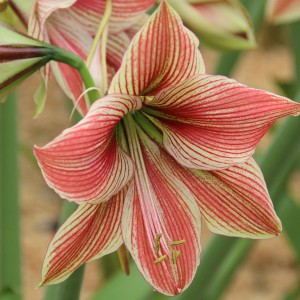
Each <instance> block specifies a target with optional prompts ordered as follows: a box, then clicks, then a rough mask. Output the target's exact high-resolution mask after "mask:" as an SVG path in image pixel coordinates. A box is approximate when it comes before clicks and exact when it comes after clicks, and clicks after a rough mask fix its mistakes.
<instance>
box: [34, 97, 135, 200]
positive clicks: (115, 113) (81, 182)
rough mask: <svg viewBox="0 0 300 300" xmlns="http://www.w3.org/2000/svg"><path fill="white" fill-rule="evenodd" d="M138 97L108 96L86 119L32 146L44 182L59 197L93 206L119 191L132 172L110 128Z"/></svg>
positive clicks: (128, 161) (100, 101)
mask: <svg viewBox="0 0 300 300" xmlns="http://www.w3.org/2000/svg"><path fill="white" fill-rule="evenodd" d="M140 106H141V103H140V102H139V99H138V98H135V97H132V96H126V95H109V96H106V97H104V98H102V99H101V100H98V101H96V102H95V103H94V105H93V106H92V107H91V109H90V110H89V112H88V114H87V116H86V117H85V118H84V119H83V120H82V121H81V122H79V123H78V124H76V125H75V126H73V127H71V128H69V129H66V130H65V131H63V132H62V133H61V134H60V135H59V136H58V137H57V138H55V139H54V140H53V141H52V142H50V143H49V144H48V145H46V146H45V147H42V148H39V147H35V154H36V156H37V159H38V162H39V165H40V167H41V169H42V172H43V175H44V177H45V180H46V181H47V183H48V185H49V186H50V187H52V188H53V189H54V190H55V191H56V192H57V193H58V194H59V195H60V196H61V197H62V198H66V199H68V200H69V201H74V202H78V203H81V202H87V203H92V204H97V203H100V202H103V201H106V200H108V199H110V197H112V196H113V195H114V194H116V193H117V192H118V191H119V190H120V189H122V188H123V187H124V186H125V184H126V183H127V182H128V180H129V179H130V178H131V176H132V173H133V164H132V161H131V159H130V158H129V157H128V156H127V155H126V154H125V152H124V151H123V150H122V149H121V148H120V147H119V145H118V143H119V142H121V141H117V139H116V136H115V131H114V128H115V126H116V124H117V123H118V121H119V120H120V119H122V117H123V116H124V115H125V114H126V113H128V112H129V111H131V110H134V109H139V108H140Z"/></svg>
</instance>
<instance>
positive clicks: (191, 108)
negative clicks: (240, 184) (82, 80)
mask: <svg viewBox="0 0 300 300" xmlns="http://www.w3.org/2000/svg"><path fill="white" fill-rule="evenodd" d="M146 103H148V105H149V107H151V108H152V110H147V112H149V114H152V115H153V116H154V117H155V118H154V117H152V118H151V119H152V120H153V121H154V122H155V123H156V125H157V126H159V127H160V128H161V130H162V132H163V135H164V137H163V144H164V146H165V148H166V149H167V151H168V152H169V153H170V154H171V155H172V156H173V157H174V158H175V159H176V160H177V161H178V162H179V163H180V164H182V165H183V166H186V167H188V168H196V169H203V170H218V169H223V168H228V167H229V166H231V165H234V164H237V163H241V162H244V161H246V160H248V159H249V157H251V156H252V154H253V153H254V149H255V147H256V145H257V143H258V142H259V141H260V139H261V138H262V136H263V135H264V134H265V133H266V132H267V130H268V129H269V128H270V126H271V125H272V124H273V123H274V122H275V121H276V120H277V119H278V118H280V117H284V116H286V115H296V114H299V112H300V104H298V103H296V102H293V101H291V100H289V99H287V98H284V97H280V96H277V95H274V94H271V93H268V92H265V91H262V90H257V89H253V88H249V87H246V86H244V85H242V84H240V83H238V82H236V81H234V80H231V79H228V78H226V77H222V76H210V75H197V76H194V77H193V78H190V79H188V80H186V81H185V82H182V83H180V84H178V85H177V86H176V87H175V86H173V87H170V88H166V89H165V90H164V91H162V92H161V93H159V94H158V95H157V96H155V97H154V98H153V99H150V100H149V99H148V100H147V101H146ZM153 108H154V109H155V110H153Z"/></svg>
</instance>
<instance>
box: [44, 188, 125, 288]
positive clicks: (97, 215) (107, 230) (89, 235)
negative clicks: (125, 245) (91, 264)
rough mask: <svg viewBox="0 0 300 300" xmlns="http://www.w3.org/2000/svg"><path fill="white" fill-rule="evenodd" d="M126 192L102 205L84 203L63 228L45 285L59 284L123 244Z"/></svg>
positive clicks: (57, 236) (49, 261)
mask: <svg viewBox="0 0 300 300" xmlns="http://www.w3.org/2000/svg"><path fill="white" fill-rule="evenodd" d="M125 193H126V190H125V189H124V190H122V191H121V192H119V193H118V194H117V195H115V196H114V197H113V198H112V199H110V200H109V201H107V202H105V203H101V204H98V205H92V204H81V205H80V206H79V207H78V208H77V210H76V211H75V212H74V213H73V214H72V215H71V216H70V217H69V218H68V220H67V221H66V222H65V223H64V224H63V225H62V226H61V227H60V229H59V230H58V232H57V233H56V234H55V236H54V238H53V240H52V241H51V243H50V245H49V247H48V251H47V254H46V257H45V260H44V266H43V275H42V281H41V283H40V284H41V285H44V284H55V283H59V282H61V281H63V280H65V279H66V278H68V277H69V276H70V275H71V274H72V273H73V272H74V271H75V270H76V269H77V268H78V267H80V266H81V265H82V264H84V263H85V262H87V261H89V260H92V259H96V258H99V257H101V256H104V255H106V254H109V253H111V252H113V251H116V250H117V249H118V248H119V247H120V246H121V244H122V236H121V226H120V224H121V216H122V212H123V205H124V197H125Z"/></svg>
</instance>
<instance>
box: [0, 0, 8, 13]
mask: <svg viewBox="0 0 300 300" xmlns="http://www.w3.org/2000/svg"><path fill="white" fill-rule="evenodd" d="M7 5H8V3H7V0H0V12H2V11H5V10H6V8H7Z"/></svg>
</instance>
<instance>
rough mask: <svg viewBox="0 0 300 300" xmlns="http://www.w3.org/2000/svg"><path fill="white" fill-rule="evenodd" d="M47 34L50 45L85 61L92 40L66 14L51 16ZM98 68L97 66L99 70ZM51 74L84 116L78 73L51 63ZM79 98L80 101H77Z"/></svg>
mask: <svg viewBox="0 0 300 300" xmlns="http://www.w3.org/2000/svg"><path fill="white" fill-rule="evenodd" d="M74 28H76V30H74ZM47 34H48V35H49V40H50V42H51V44H53V45H55V46H58V47H60V48H63V49H65V50H68V51H70V52H72V53H75V54H77V55H79V56H80V57H81V58H82V59H83V60H86V58H87V53H88V52H89V51H90V47H91V45H92V42H93V38H92V36H91V35H90V34H89V33H88V32H87V31H85V30H84V29H83V28H82V27H81V26H80V24H79V23H78V22H77V21H76V20H75V19H74V18H72V17H71V16H70V15H69V14H68V13H67V12H65V11H64V10H61V11H58V12H55V13H54V14H53V15H51V17H50V18H49V20H48V23H47ZM100 67H101V66H100V65H99V67H98V69H99V70H100ZM53 72H54V74H55V76H56V79H57V81H58V83H59V85H60V87H61V88H62V89H63V91H64V92H65V93H66V95H67V96H68V97H69V98H70V99H72V100H73V102H74V103H76V107H78V109H79V111H80V112H81V113H82V115H85V114H86V112H87V107H86V103H85V99H84V97H81V98H80V95H81V94H82V93H83V91H84V86H83V82H82V79H81V76H80V74H79V72H78V71H77V70H75V69H74V68H72V67H70V66H68V65H67V64H63V63H53ZM99 72H100V71H99ZM79 98H80V100H79V101H77V100H78V99H79Z"/></svg>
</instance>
